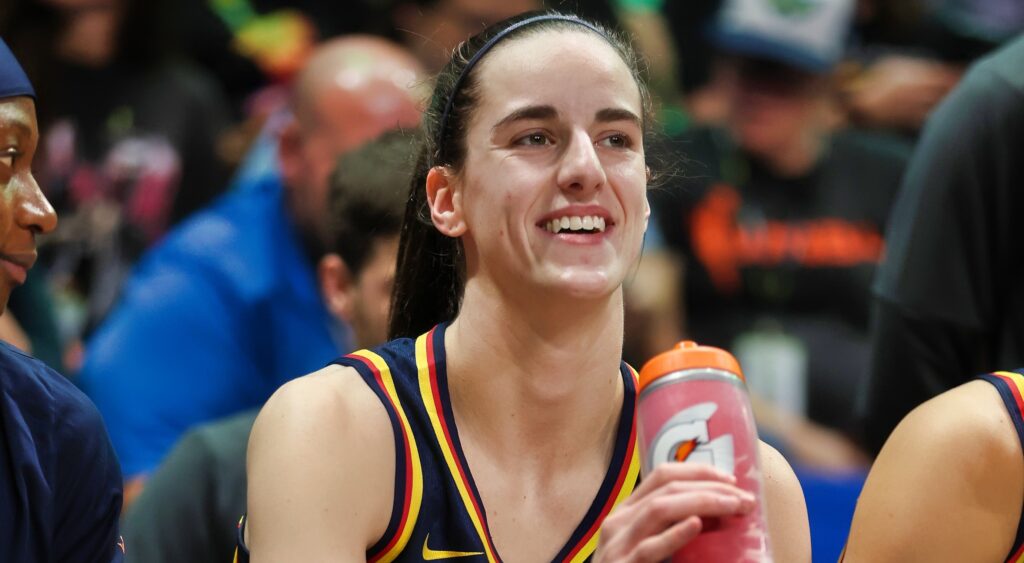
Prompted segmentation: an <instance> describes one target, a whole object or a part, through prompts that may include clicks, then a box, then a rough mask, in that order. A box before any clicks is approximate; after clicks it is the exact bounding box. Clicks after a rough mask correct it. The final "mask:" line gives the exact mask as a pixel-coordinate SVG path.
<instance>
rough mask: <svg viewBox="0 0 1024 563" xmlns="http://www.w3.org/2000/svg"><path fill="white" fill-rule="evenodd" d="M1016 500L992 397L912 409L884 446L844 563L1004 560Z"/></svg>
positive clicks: (1020, 461)
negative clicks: (849, 562)
mask: <svg viewBox="0 0 1024 563" xmlns="http://www.w3.org/2000/svg"><path fill="white" fill-rule="evenodd" d="M1022 496H1024V456H1022V453H1021V445H1020V439H1019V438H1018V436H1017V433H1016V431H1015V429H1014V426H1013V422H1012V420H1011V418H1010V415H1009V413H1008V411H1007V409H1006V407H1005V406H1004V405H1003V403H1002V399H1001V398H1000V397H999V394H998V392H997V390H996V388H995V387H993V386H992V385H990V384H989V383H986V382H983V381H972V382H969V383H966V384H964V385H961V386H960V387H957V388H955V389H952V390H950V391H948V392H946V393H943V394H942V395H939V396H938V397H935V398H933V399H931V400H929V401H928V402H926V403H924V404H922V405H920V406H919V407H917V408H916V409H914V410H913V411H912V412H911V413H910V414H908V415H907V416H906V418H904V419H903V421H902V422H900V424H899V425H898V426H897V427H896V429H895V430H894V431H893V433H892V435H891V436H890V437H889V439H888V441H886V443H885V446H884V447H883V448H882V451H881V453H880V454H879V456H878V458H877V459H876V460H875V463H874V465H873V466H872V469H871V473H870V474H869V475H868V479H867V482H866V483H865V485H864V490H863V492H862V493H861V496H860V500H859V501H858V503H857V509H856V512H855V513H854V519H853V525H852V527H851V530H850V541H849V545H848V555H849V557H848V559H849V560H851V561H868V560H870V561H876V560H878V561H897V560H899V561H913V560H921V561H924V560H928V559H927V558H928V557H930V556H931V557H937V556H939V555H942V554H945V555H946V556H948V557H949V559H950V560H967V559H970V558H975V559H977V558H979V557H987V558H990V559H998V558H1000V557H1004V558H1005V556H1006V553H1007V552H1008V551H1009V549H1010V547H1011V545H1012V543H1013V538H1014V536H1015V535H1016V529H1017V524H1018V521H1019V519H1020V510H1021V499H1022ZM908 537H915V538H917V539H916V540H915V541H914V542H908V541H906V538H908ZM911 543H913V546H911V545H909V544H911ZM915 546H916V547H915ZM912 547H913V548H914V549H911V548H912ZM882 554H886V555H885V557H883V556H882Z"/></svg>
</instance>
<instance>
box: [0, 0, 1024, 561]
mask: <svg viewBox="0 0 1024 563" xmlns="http://www.w3.org/2000/svg"><path fill="white" fill-rule="evenodd" d="M544 8H554V9H558V10H563V11H568V12H574V13H578V14H580V15H583V16H585V17H588V18H590V19H594V20H597V21H601V22H603V23H606V24H608V25H611V26H614V27H618V28H620V29H622V30H624V31H625V32H626V33H627V34H628V35H629V36H630V37H631V39H632V40H633V41H634V42H635V43H636V45H637V46H638V47H639V49H640V51H641V52H642V53H643V54H644V56H645V58H646V61H647V70H648V73H649V77H650V83H651V85H652V88H653V90H654V94H655V98H656V99H655V108H654V109H655V112H654V115H656V116H657V124H656V125H657V127H656V128H655V129H656V130H657V134H656V135H654V136H652V138H651V139H648V141H647V146H646V150H647V153H648V160H649V162H650V167H651V187H650V201H651V205H652V216H651V221H650V225H649V229H648V232H647V235H646V241H645V250H644V256H643V258H642V260H641V262H640V263H639V264H638V265H637V267H636V271H635V274H634V275H633V276H632V277H631V279H630V280H628V284H627V288H626V296H627V328H626V335H627V337H626V343H625V345H626V360H627V361H628V362H630V363H631V364H633V365H635V366H638V367H639V365H641V364H642V363H643V362H644V361H645V360H646V359H648V358H650V357H652V356H653V355H655V354H657V353H658V352H660V351H662V350H665V349H667V348H669V347H670V346H672V345H673V344H674V343H675V342H677V341H679V340H681V339H684V338H692V339H694V340H697V341H699V342H700V343H702V344H710V345H715V346H719V347H722V348H726V349H729V350H730V351H732V352H733V354H734V355H736V357H737V358H738V359H739V360H740V363H741V365H742V367H743V369H744V371H745V374H746V377H747V381H748V384H749V387H750V389H751V393H752V397H753V399H754V404H755V410H756V415H757V418H758V422H759V424H760V431H761V433H762V436H763V437H764V438H765V439H766V440H768V441H769V442H771V443H772V444H773V445H775V446H776V447H778V448H779V449H780V451H782V452H783V453H784V454H785V455H786V456H787V457H788V458H789V459H790V461H791V462H792V463H793V464H794V465H795V466H797V468H798V471H799V470H800V469H801V468H805V469H806V470H807V471H809V472H811V473H814V472H830V473H831V474H839V475H848V474H850V473H851V472H852V473H855V474H856V473H857V472H858V471H863V470H864V468H866V467H867V465H868V463H869V460H870V459H871V457H872V456H873V455H874V454H875V453H877V450H878V448H880V447H881V444H882V442H883V441H884V439H885V437H886V436H887V435H888V434H889V432H890V431H891V430H892V428H893V427H894V426H895V425H896V423H897V422H898V421H899V420H900V418H902V417H903V415H905V414H906V413H907V412H908V411H909V410H911V409H912V408H913V407H914V406H915V405H917V404H919V403H920V402H923V401H924V400H926V399H927V398H929V397H931V396H934V395H936V394H938V393H940V392H942V391H944V390H946V389H948V388H950V387H953V386H955V385H956V384H957V383H958V382H959V381H963V380H965V379H966V378H967V377H969V376H971V375H974V374H976V373H980V372H982V371H989V370H995V369H1008V368H1013V367H1016V366H1018V365H1022V364H1024V297H1022V296H1024V293H1022V291H1024V290H1021V289H1017V287H1019V286H1020V284H1019V282H1018V283H1017V284H1016V286H1013V287H1007V284H1006V283H1003V281H1004V280H1008V279H1010V278H1011V277H1013V276H1019V275H1020V273H1021V272H1020V270H1021V267H1022V266H1024V252H1022V251H1021V249H1020V248H1018V247H1019V246H1020V245H1019V244H1016V243H1010V242H1008V240H1007V237H1009V238H1013V237H1012V236H1009V235H1007V234H1006V232H1005V229H1007V228H1009V227H1006V225H1008V224H1009V223H1008V221H1010V219H1009V217H1012V216H1013V213H1014V211H1013V210H1014V209H1017V210H1022V207H1024V205H1022V203H1019V202H1020V200H1021V196H1015V195H1011V194H1010V188H1008V187H1006V186H1011V185H1014V182H1016V185H1017V186H1019V185H1020V182H1022V181H1024V178H1021V177H1020V176H1019V175H1016V174H1017V172H1016V171H1017V170H1019V169H1018V168H1013V167H1011V166H1010V165H1009V164H1008V161H1014V160H1015V159H1020V154H1019V150H1020V146H1019V145H1017V152H1018V154H1017V156H1016V157H1014V156H1013V155H1012V154H1005V153H1007V152H1008V151H1009V149H1007V148H1003V149H1000V150H995V149H992V150H988V149H987V148H986V147H985V146H984V144H983V143H984V142H985V141H984V140H981V139H982V137H981V136H979V137H978V139H979V140H975V141H974V143H975V144H974V145H967V146H965V144H964V143H959V144H958V143H954V142H953V141H954V140H956V139H957V132H958V131H959V132H962V133H963V134H964V138H965V139H975V137H970V136H969V135H968V133H969V130H970V128H971V125H972V123H971V120H970V116H969V115H965V113H966V112H968V111H975V110H973V109H971V110H968V109H962V110H959V111H956V112H954V111H952V110H950V111H947V112H946V113H945V114H943V115H938V113H939V112H938V111H937V108H941V107H943V104H949V103H952V102H950V101H947V95H948V94H949V93H950V92H951V91H953V90H954V88H957V87H958V85H960V86H961V87H964V86H963V83H964V82H965V81H966V80H968V79H969V77H971V76H972V74H969V73H967V71H968V69H969V68H971V65H972V64H975V63H977V61H979V60H981V59H983V58H984V57H986V56H988V55H989V54H990V53H992V52H995V51H997V50H998V49H1000V48H1001V47H1002V46H1005V45H1010V44H1012V43H1013V42H1014V41H1015V38H1016V37H1019V36H1020V34H1021V33H1022V32H1024V4H1021V3H1020V2H1017V1H1015V0H904V1H900V2H893V1H882V0H687V1H674V2H673V1H664V0H549V1H547V2H542V1H540V0H500V1H499V0H349V1H346V2H336V1H335V2H330V1H324V0H290V1H287V0H177V1H175V2H172V1H170V0H6V1H5V2H4V3H3V5H2V6H0V37H3V39H4V40H5V41H6V42H7V44H8V45H9V46H10V48H11V50H12V51H13V52H14V54H15V55H16V56H17V58H18V59H19V60H20V61H21V62H22V64H23V66H24V67H25V69H26V72H27V73H28V74H29V76H30V78H31V80H32V82H33V83H34V84H35V87H36V91H37V96H38V98H37V108H38V116H39V126H40V127H39V128H40V132H41V140H40V145H39V146H40V153H39V155H37V157H36V164H35V169H36V177H37V178H38V180H39V183H40V185H41V188H42V190H43V192H44V193H45V195H46V197H47V198H48V199H49V200H50V201H51V202H52V204H53V206H54V207H55V208H56V211H57V214H58V216H59V224H58V226H57V228H56V229H55V231H54V232H53V233H51V234H49V235H46V236H45V237H40V242H39V255H40V261H39V264H38V265H37V266H36V268H35V269H34V270H32V272H31V274H30V276H29V279H28V281H27V283H26V284H25V286H24V287H21V288H20V289H18V290H17V291H16V292H14V293H13V295H12V299H11V303H10V307H9V312H8V314H6V315H4V316H3V317H2V318H0V319H2V322H0V337H2V338H3V339H4V340H7V341H8V342H11V343H14V344H16V345H17V346H19V347H21V348H23V349H25V350H26V351H30V352H31V353H32V354H33V355H35V356H37V357H39V358H41V359H42V360H44V361H45V362H46V363H47V364H49V365H50V366H51V367H53V368H54V369H56V370H58V371H60V372H61V373H63V374H65V375H66V376H67V377H68V378H70V379H71V380H72V381H73V382H74V383H75V384H76V385H78V386H79V387H80V388H81V389H82V390H84V391H85V392H86V394H87V395H89V397H90V398H91V399H92V400H93V401H94V402H95V403H96V405H97V406H98V408H99V410H100V412H101V414H102V415H103V418H104V421H105V423H106V425H107V427H108V429H109V432H110V436H111V439H112V442H113V444H114V447H115V450H116V452H117V455H118V457H119V459H120V462H121V465H122V469H123V472H124V474H125V478H126V483H127V488H126V503H127V505H128V507H129V508H128V510H127V513H126V514H127V516H126V520H125V524H124V525H125V535H126V539H127V540H128V545H130V546H132V548H133V549H134V550H135V556H136V557H138V558H139V559H138V560H142V561H217V560H219V561H226V560H228V558H229V557H230V553H231V549H232V547H233V545H234V536H233V533H234V532H233V529H234V524H235V523H236V522H237V516H238V515H240V514H241V513H242V512H243V511H244V503H245V499H244V494H245V486H244V482H245V473H244V457H245V455H244V453H245V443H246V438H247V436H248V432H249V429H250V428H251V425H252V421H253V418H254V416H255V412H256V410H258V409H259V407H260V406H261V405H262V404H263V402H264V401H265V400H266V399H267V398H268V397H269V396H270V395H271V394H272V393H273V391H274V390H275V389H276V388H277V387H279V386H280V385H281V384H282V383H284V382H286V381H288V380H290V379H292V378H295V377H297V376H300V375H302V374H304V373H308V372H310V371H314V370H316V369H318V368H320V367H322V366H323V365H324V364H326V363H327V362H328V361H330V360H331V359H332V358H333V357H335V356H337V355H339V354H342V353H347V352H350V351H352V350H354V349H356V348H359V347H367V346H372V345H374V344H376V343H379V342H382V341H384V340H385V339H386V337H387V334H386V324H387V323H386V319H387V314H388V306H389V299H390V289H391V281H392V278H393V275H394V262H395V255H396V253H397V236H398V232H399V229H400V225H401V221H402V217H401V215H402V209H403V207H404V202H405V198H406V194H407V191H408V178H409V176H410V175H411V170H412V166H413V164H414V163H412V162H411V161H410V159H411V158H412V155H413V154H414V153H415V151H414V150H413V148H412V145H411V143H412V142H414V140H410V139H414V133H415V131H416V128H417V126H418V124H419V118H420V111H421V110H422V108H423V107H424V105H425V100H424V99H423V97H424V95H425V93H426V92H429V91H430V88H429V85H430V81H431V77H432V75H433V74H434V73H435V72H437V71H438V70H439V66H440V65H442V64H443V63H444V62H445V61H446V60H447V59H448V56H449V54H450V53H451V50H452V49H453V48H454V47H455V46H456V45H457V44H458V43H459V42H460V41H462V40H463V39H465V38H467V37H468V36H470V35H471V34H473V33H476V32H478V31H480V30H481V29H483V28H484V27H485V26H486V25H488V24H490V23H494V22H496V21H499V20H501V19H504V18H506V17H509V16H511V15H514V14H517V13H520V12H524V11H529V10H537V9H544ZM1018 42H1019V40H1018ZM1019 50H1020V49H1018V51H1019ZM1017 64H1018V66H1017V67H1016V68H1017V69H1018V72H1019V73H1021V74H1024V60H1017ZM965 76H967V77H968V78H965ZM565 79H566V80H572V77H571V76H568V77H565ZM975 79H976V80H982V78H980V77H978V76H976V75H975ZM1018 100H1019V98H1018ZM978 119H979V120H981V119H983V117H981V116H979V117H978ZM993 119H996V118H993ZM926 124H927V126H926ZM396 128H397V129H400V130H402V131H404V132H405V133H404V134H396V133H393V132H389V131H391V130H394V129H396ZM949 129H952V133H948V134H946V137H943V138H942V139H944V140H939V139H932V140H929V139H930V137H929V132H930V131H939V130H949ZM934 134H935V135H937V134H938V133H934ZM382 135H383V136H382ZM1016 135H1017V139H1019V138H1020V133H1019V131H1018V132H1017V133H1016ZM965 142H966V141H965ZM915 151H916V152H915ZM964 155H968V156H971V158H970V160H968V161H966V162H963V163H962V164H959V161H958V158H961V157H964ZM999 159H1002V160H999ZM908 166H909V168H908ZM933 170H943V171H945V172H946V173H944V174H942V175H939V174H937V173H934V172H933ZM979 170H981V171H980V172H979ZM989 172H991V173H989ZM965 178H966V179H965ZM950 179H959V180H961V181H962V182H963V183H965V188H969V189H971V193H972V194H974V195H973V196H963V197H961V196H957V195H956V194H953V195H949V193H948V192H943V190H942V189H941V188H940V187H939V185H941V184H942V183H943V182H946V181H949V180H950ZM951 189H953V188H951ZM929 190H932V191H933V192H938V193H939V195H938V196H936V197H939V198H944V199H938V200H929V199H928V198H929V197H930V195H929V194H930V193H931V192H929ZM986 190H991V191H992V194H993V195H992V196H991V197H988V196H986V195H984V194H985V193H988V192H986ZM943 194H946V195H943ZM979 194H980V195H979ZM1014 206H1016V207H1014ZM921 209H929V210H931V211H930V213H932V214H931V215H928V216H927V217H926V214H925V213H924V212H923V211H920V210H921ZM959 212H963V213H962V214H961V213H959ZM922 217H925V218H924V219H923V218H922ZM409 219H412V220H415V219H416V218H409ZM987 229H988V230H987ZM955 237H959V238H955ZM1017 238H1018V239H1019V238H1021V237H1017ZM1001 241H1002V242H1001ZM929 245H930V246H929ZM958 253H959V254H958ZM938 256H953V258H951V259H950V260H948V261H945V262H942V265H941V266H936V265H935V264H936V262H930V261H928V260H934V259H936V257H938ZM956 256H962V257H963V259H959V260H956V259H955V257H956ZM908 264H909V265H908ZM1016 279H1019V277H1017V278H1016ZM808 496H809V497H810V496H811V495H810V494H809V495H808ZM812 518H813V513H812ZM812 525H813V522H812ZM834 555H835V554H833V556H834Z"/></svg>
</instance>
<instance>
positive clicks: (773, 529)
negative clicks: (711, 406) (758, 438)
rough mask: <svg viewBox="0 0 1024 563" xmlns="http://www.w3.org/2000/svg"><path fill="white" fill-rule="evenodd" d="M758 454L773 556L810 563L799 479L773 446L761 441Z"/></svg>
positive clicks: (786, 562)
mask: <svg viewBox="0 0 1024 563" xmlns="http://www.w3.org/2000/svg"><path fill="white" fill-rule="evenodd" d="M760 457H761V471H762V475H763V477H764V500H765V507H766V513H765V519H766V520H767V524H768V538H769V541H770V542H771V549H772V556H773V558H774V560H775V561H777V562H778V563H804V562H807V563H809V562H810V560H811V529H810V524H809V523H808V520H807V504H806V502H805V501H804V491H803V489H802V488H801V487H800V482H799V481H798V480H797V478H796V474H794V473H793V468H792V467H790V466H789V462H787V461H786V459H785V458H784V457H782V454H780V453H779V452H778V451H776V450H775V448H773V447H771V446H769V445H767V444H765V443H764V442H761V444H760Z"/></svg>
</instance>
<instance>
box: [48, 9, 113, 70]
mask: <svg viewBox="0 0 1024 563" xmlns="http://www.w3.org/2000/svg"><path fill="white" fill-rule="evenodd" d="M118 20H119V15H118V13H117V11H116V10H114V9H113V8H110V9H95V10H82V11H79V12H76V13H74V14H72V15H70V16H68V18H67V20H66V21H65V23H64V29H63V31H62V33H61V36H60V38H59V39H58V41H57V52H58V53H59V54H60V56H61V57H62V58H63V59H65V60H68V61H71V62H74V63H78V64H82V65H86V66H103V65H105V64H107V63H109V62H110V61H111V60H112V59H113V58H114V52H115V49H116V47H117V27H118V23H119V22H118Z"/></svg>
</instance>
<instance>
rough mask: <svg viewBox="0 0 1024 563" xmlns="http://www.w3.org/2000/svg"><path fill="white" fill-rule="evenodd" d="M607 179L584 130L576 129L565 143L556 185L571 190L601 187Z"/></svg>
mask: <svg viewBox="0 0 1024 563" xmlns="http://www.w3.org/2000/svg"><path fill="white" fill-rule="evenodd" d="M606 181H607V176H606V175H605V173H604V166H603V165H602V163H601V159H600V157H599V156H598V154H597V150H596V148H595V147H594V143H593V141H592V140H591V138H590V135H589V134H588V133H587V132H586V131H578V132H576V133H575V134H573V136H572V138H571V139H570V140H569V142H568V143H567V144H566V146H565V149H564V150H563V152H562V155H561V163H560V166H559V168H558V178H557V182H558V187H560V188H561V189H563V190H568V191H573V192H584V193H585V192H591V191H596V190H599V189H601V187H602V186H604V184H605V182H606Z"/></svg>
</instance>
